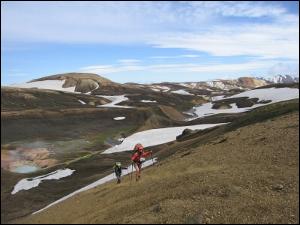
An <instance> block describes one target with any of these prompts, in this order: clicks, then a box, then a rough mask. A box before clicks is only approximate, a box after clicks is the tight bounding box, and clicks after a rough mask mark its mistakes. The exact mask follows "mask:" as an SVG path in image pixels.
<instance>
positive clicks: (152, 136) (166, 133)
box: [102, 123, 224, 154]
mask: <svg viewBox="0 0 300 225" xmlns="http://www.w3.org/2000/svg"><path fill="white" fill-rule="evenodd" d="M223 124H224V123H219V124H200V125H192V126H182V127H168V128H159V129H151V130H146V131H141V132H138V133H135V134H133V135H131V136H129V137H127V138H125V139H124V141H123V142H122V143H121V144H120V145H116V146H114V147H111V148H109V149H107V150H105V151H104V152H103V153H102V154H111V153H116V152H123V151H131V150H133V148H134V146H135V145H136V144H137V143H141V144H142V145H143V146H144V147H149V146H155V145H160V144H164V143H168V142H171V141H175V140H176V137H177V136H178V135H180V134H181V133H182V131H183V130H184V129H186V128H189V129H192V130H198V129H199V130H204V129H207V128H210V127H214V126H219V125H223Z"/></svg>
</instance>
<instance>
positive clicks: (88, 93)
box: [85, 82, 100, 95]
mask: <svg viewBox="0 0 300 225" xmlns="http://www.w3.org/2000/svg"><path fill="white" fill-rule="evenodd" d="M95 83H96V85H97V87H95V88H94V89H93V90H91V91H89V92H87V93H85V94H86V95H90V94H91V93H92V92H93V91H95V90H97V89H98V88H99V87H100V86H99V84H98V82H95Z"/></svg>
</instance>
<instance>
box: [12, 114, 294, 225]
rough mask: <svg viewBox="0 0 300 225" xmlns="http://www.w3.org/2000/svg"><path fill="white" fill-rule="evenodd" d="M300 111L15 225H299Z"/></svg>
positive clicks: (196, 148) (224, 136)
mask: <svg viewBox="0 0 300 225" xmlns="http://www.w3.org/2000/svg"><path fill="white" fill-rule="evenodd" d="M298 129H299V112H292V113H289V114H285V115H282V116H279V117H274V118H272V119H268V120H265V121H263V122H261V123H255V124H252V125H248V126H244V127H241V128H238V129H236V130H234V131H231V132H228V133H225V134H222V135H220V136H219V137H218V138H217V139H215V140H212V141H210V142H207V143H205V144H202V145H200V144H198V145H196V146H194V147H193V148H189V147H187V146H186V147H184V146H185V145H184V144H182V143H178V145H179V146H181V147H180V148H182V149H181V151H177V152H176V154H174V155H172V156H170V157H169V158H167V159H166V160H164V161H161V162H159V163H157V164H156V165H155V166H154V167H151V168H147V169H145V170H144V171H143V174H142V180H141V181H140V182H138V183H136V182H135V181H132V182H131V181H130V176H126V177H124V178H123V183H122V184H120V185H116V184H115V182H110V183H107V184H104V185H102V186H99V187H97V188H95V189H92V190H89V191H87V192H84V193H81V194H79V195H76V196H74V197H73V198H70V199H68V200H66V201H64V202H62V203H60V204H58V205H55V206H53V207H51V208H49V209H47V210H45V211H43V212H41V213H38V214H35V215H30V216H28V217H25V218H23V219H20V220H17V221H14V222H16V223H298V222H299V131H298Z"/></svg>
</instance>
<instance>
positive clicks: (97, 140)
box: [86, 126, 136, 148]
mask: <svg viewBox="0 0 300 225" xmlns="http://www.w3.org/2000/svg"><path fill="white" fill-rule="evenodd" d="M135 129H136V127H134V126H125V127H119V128H108V129H107V130H105V131H104V132H99V133H98V134H93V135H88V136H87V137H86V139H87V140H88V141H89V142H90V144H89V148H97V147H102V146H104V145H105V141H106V140H107V139H108V138H112V139H113V138H115V137H118V136H120V135H121V134H124V135H126V136H127V135H129V134H132V133H134V131H135Z"/></svg>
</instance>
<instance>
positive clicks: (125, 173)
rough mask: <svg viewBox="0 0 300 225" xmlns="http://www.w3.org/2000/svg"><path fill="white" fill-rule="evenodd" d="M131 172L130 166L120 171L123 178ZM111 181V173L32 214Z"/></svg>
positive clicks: (145, 164) (144, 164)
mask: <svg viewBox="0 0 300 225" xmlns="http://www.w3.org/2000/svg"><path fill="white" fill-rule="evenodd" d="M156 162H157V158H153V159H152V160H148V161H145V162H144V163H143V164H142V168H145V167H148V166H151V165H153V164H154V163H156ZM132 172H133V168H132V167H131V165H130V166H128V167H127V169H126V170H123V171H122V176H125V175H127V174H130V173H132ZM113 179H115V173H111V174H109V175H107V176H106V177H103V178H101V179H100V180H97V181H95V182H94V183H91V184H89V185H88V186H85V187H83V188H81V189H79V190H77V191H75V192H73V193H71V194H69V195H67V196H65V197H63V198H61V199H59V200H57V201H55V202H53V203H51V204H50V205H48V206H46V207H45V208H42V209H40V210H39V211H36V212H34V213H33V214H37V213H40V212H42V211H44V210H45V209H48V208H50V207H51V206H53V205H56V204H58V203H60V202H62V201H65V200H66V199H68V198H71V197H73V196H74V195H77V194H79V193H80V192H83V191H87V190H90V189H92V188H95V187H97V186H99V185H102V184H105V183H107V182H109V181H111V180H113Z"/></svg>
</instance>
